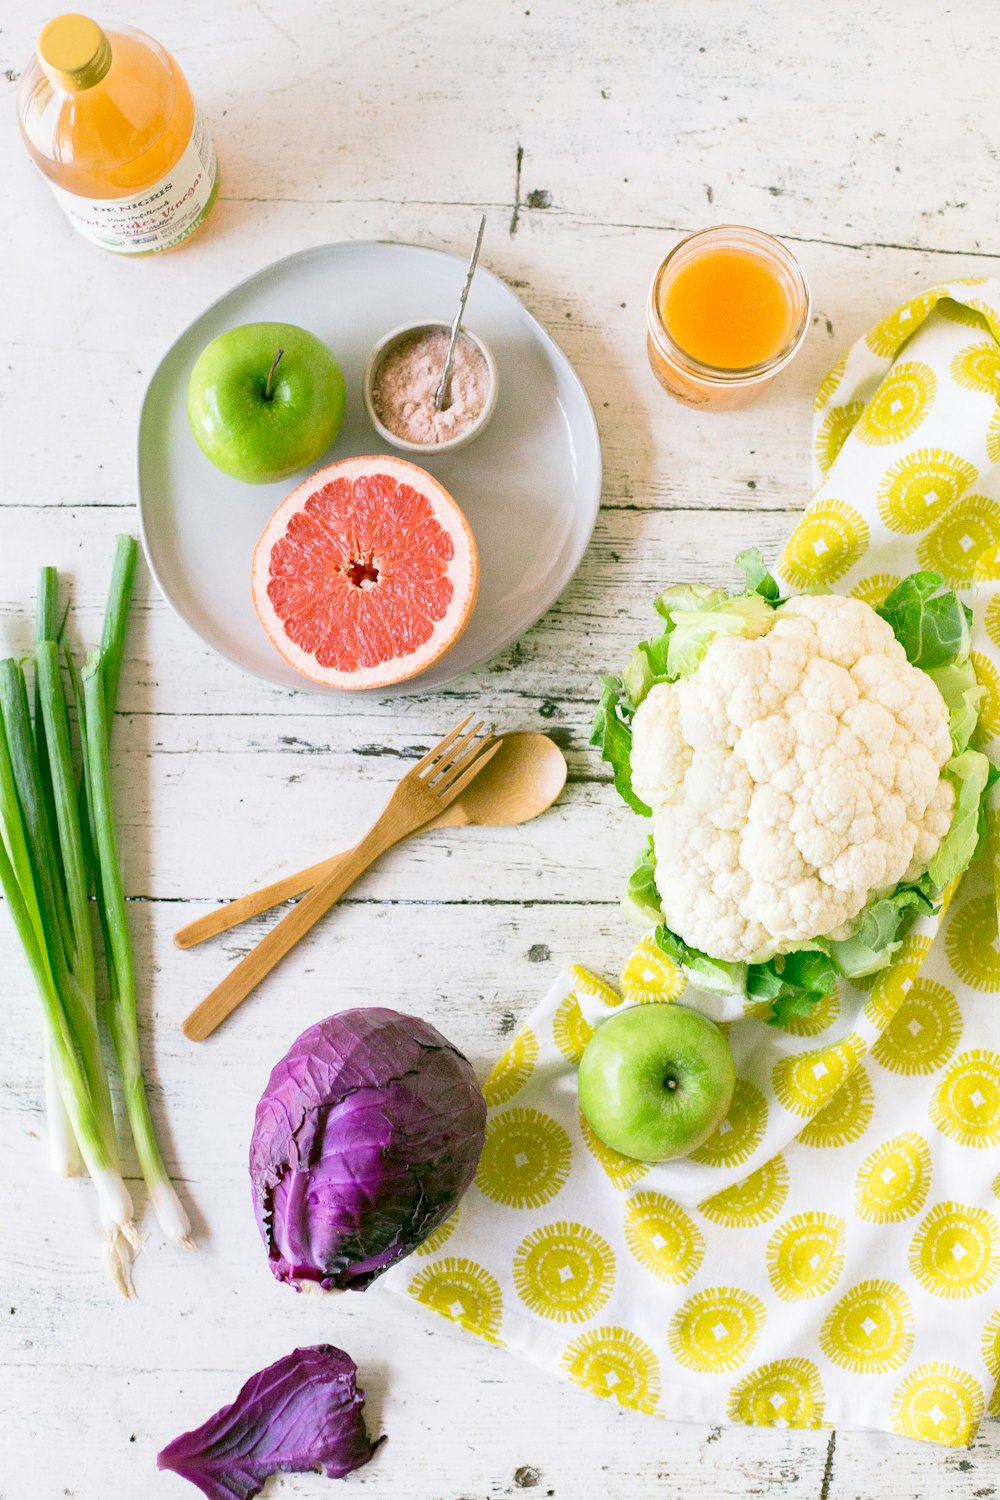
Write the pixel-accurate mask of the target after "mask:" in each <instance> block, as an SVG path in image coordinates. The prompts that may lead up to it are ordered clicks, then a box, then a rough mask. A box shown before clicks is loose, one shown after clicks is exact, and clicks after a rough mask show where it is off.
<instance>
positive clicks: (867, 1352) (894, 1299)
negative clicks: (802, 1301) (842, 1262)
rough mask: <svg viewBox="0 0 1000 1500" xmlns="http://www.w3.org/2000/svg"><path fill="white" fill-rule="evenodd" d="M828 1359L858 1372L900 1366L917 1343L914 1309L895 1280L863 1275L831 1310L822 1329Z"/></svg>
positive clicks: (864, 1372)
mask: <svg viewBox="0 0 1000 1500" xmlns="http://www.w3.org/2000/svg"><path fill="white" fill-rule="evenodd" d="M819 1342H820V1347H821V1348H822V1350H823V1353H824V1354H825V1355H826V1357H827V1359H829V1360H831V1361H832V1363H833V1364H835V1365H839V1366H840V1368H841V1369H842V1370H852V1371H853V1372H854V1373H855V1374H856V1375H878V1374H882V1373H883V1372H884V1371H886V1370H898V1369H899V1367H900V1365H904V1364H905V1363H906V1361H907V1360H908V1359H909V1357H910V1350H911V1349H912V1348H913V1309H912V1308H911V1306H910V1299H909V1297H908V1296H907V1295H906V1293H905V1292H904V1291H903V1288H902V1287H901V1286H897V1285H896V1284H895V1282H893V1281H859V1282H858V1284H857V1286H852V1287H851V1290H850V1291H849V1292H848V1293H847V1294H846V1296H843V1297H841V1299H840V1301H839V1302H838V1303H837V1304H836V1306H835V1307H834V1308H833V1311H832V1312H831V1313H830V1314H829V1315H828V1316H827V1318H826V1321H825V1322H824V1324H823V1326H822V1328H821V1329H820V1335H819Z"/></svg>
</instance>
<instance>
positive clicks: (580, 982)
mask: <svg viewBox="0 0 1000 1500" xmlns="http://www.w3.org/2000/svg"><path fill="white" fill-rule="evenodd" d="M567 973H568V974H569V977H570V978H571V979H572V981H573V993H574V995H576V997H577V999H579V1000H586V1001H587V1002H588V1003H589V1004H590V1005H604V1006H610V1007H611V1009H614V1007H615V1006H616V1005H621V1003H622V997H621V995H619V993H618V991H617V990H616V989H615V988H614V987H613V986H612V985H610V984H605V982H604V980H603V979H599V978H598V977H597V975H596V974H592V973H591V972H590V970H589V969H585V968H583V967H582V965H580V964H570V966H569V969H568V970H567Z"/></svg>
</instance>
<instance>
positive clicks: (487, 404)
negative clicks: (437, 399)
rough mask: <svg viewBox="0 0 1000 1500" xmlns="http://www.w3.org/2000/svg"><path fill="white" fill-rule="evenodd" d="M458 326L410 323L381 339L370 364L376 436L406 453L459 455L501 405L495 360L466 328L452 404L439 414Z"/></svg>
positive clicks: (368, 398) (367, 377)
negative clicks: (452, 339) (436, 405)
mask: <svg viewBox="0 0 1000 1500" xmlns="http://www.w3.org/2000/svg"><path fill="white" fill-rule="evenodd" d="M450 337H451V325H450V324H448V323H435V322H431V323H404V324H403V325H402V326H401V327H400V328H394V329H393V330H392V332H391V333H387V334H386V335H385V337H384V338H381V339H379V341H378V343H377V344H376V345H375V347H374V349H373V350H372V352H371V353H370V354H369V356H368V362H367V364H366V365H365V373H364V381H363V389H364V398H365V407H366V409H367V411H368V416H369V419H370V420H371V424H372V426H373V427H374V428H375V431H376V432H377V433H378V434H379V436H380V437H381V438H383V439H384V440H385V442H387V443H390V444H391V445H392V446H393V447H394V448H399V449H401V450H402V451H403V452H404V453H422V454H423V455H424V456H425V457H427V456H430V455H431V454H435V453H454V452H455V450H456V448H464V447H465V445H466V444H467V443H471V442H472V440H473V439H474V438H477V437H478V436H479V434H480V433H481V432H482V431H483V430H484V429H485V428H486V426H487V424H488V422H489V420H490V418H491V417H492V415H493V412H494V411H495V409H496V404H497V392H498V380H497V366H496V360H495V359H494V358H493V355H492V353H491V351H490V349H489V346H488V345H487V344H485V343H484V342H483V340H482V339H481V338H478V337H477V335H476V334H474V333H470V331H469V330H468V329H467V328H466V327H465V326H464V325H463V327H462V329H461V332H460V333H459V335H458V343H457V345H456V349H455V364H454V368H453V371H452V378H451V384H450V391H449V404H448V406H446V407H445V409H444V410H443V411H441V412H435V411H434V392H435V391H436V389H437V385H438V382H439V381H440V378H441V371H442V370H443V369H444V361H445V356H446V354H447V349H448V341H449V339H450Z"/></svg>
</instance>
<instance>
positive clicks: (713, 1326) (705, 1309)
mask: <svg viewBox="0 0 1000 1500" xmlns="http://www.w3.org/2000/svg"><path fill="white" fill-rule="evenodd" d="M766 1318H767V1311H766V1309H765V1307H764V1304H763V1302H761V1300H760V1298H759V1297H755V1296H754V1295H753V1293H752V1292H745V1291H743V1290H742V1289H740V1288H738V1287H730V1286H712V1287H706V1289H705V1290H704V1291H703V1292H696V1293H695V1295H694V1296H693V1297H689V1298H688V1300H687V1301H686V1302H685V1303H683V1304H682V1305H681V1306H680V1307H679V1308H678V1309H677V1311H676V1313H675V1314H674V1316H673V1319H672V1321H671V1324H670V1327H669V1329H668V1330H667V1342H668V1343H669V1345H670V1349H671V1353H672V1354H673V1356H674V1358H675V1359H676V1361H677V1363H678V1364H679V1365H683V1366H684V1367H685V1369H688V1370H701V1371H704V1372H708V1371H713V1370H735V1369H737V1367H738V1366H739V1365H741V1364H743V1363H744V1361H745V1360H746V1359H748V1358H749V1355H750V1352H751V1350H752V1349H753V1346H754V1344H756V1342H757V1340H758V1338H759V1337H760V1333H761V1329H762V1328H763V1327H764V1322H765V1320H766Z"/></svg>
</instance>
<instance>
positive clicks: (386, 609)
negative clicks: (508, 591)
mask: <svg viewBox="0 0 1000 1500" xmlns="http://www.w3.org/2000/svg"><path fill="white" fill-rule="evenodd" d="M252 588H253V602H254V607H255V608H256V610H257V614H258V616H259V617H260V622H261V624H262V625H263V627H264V629H265V630H266V631H267V633H268V635H269V636H270V638H271V641H272V642H273V644H274V645H275V646H276V647H277V649H278V651H280V653H281V655H282V656H283V657H284V658H285V660H286V661H287V662H289V663H290V665H291V666H293V667H295V668H296V670H297V671H299V672H302V673H303V674H304V676H306V677H311V678H312V679H313V681H314V682H321V683H323V684H324V685H325V686H327V687H336V688H355V689H357V688H380V687H388V686H389V685H390V684H392V683H396V682H403V681H405V680H406V678H408V677H415V676H416V675H417V673H418V672H423V671H425V670H426V668H427V667H429V666H431V664H432V663H433V662H436V661H437V659H438V657H440V656H443V655H444V653H445V652H446V651H447V650H448V649H449V647H450V646H453V645H454V644H455V642H456V641H457V640H458V637H459V636H460V635H461V634H462V631H463V630H464V629H465V627H466V625H467V624H468V623H469V620H470V619H471V617H472V611H473V608H474V607H475V603H476V594H477V592H478V588H479V558H478V554H477V552H476V543H475V539H474V537H473V535H472V532H471V530H470V528H469V523H468V521H466V519H465V517H464V516H463V514H462V512H461V511H460V510H459V508H458V506H457V505H456V504H455V502H454V500H453V499H452V498H451V496H450V495H449V494H448V491H447V490H446V489H444V488H442V486H441V485H440V484H438V482H437V480H436V479H434V478H433V477H432V476H431V475H430V474H428V473H427V472H426V471H425V470H424V469H420V468H418V467H417V465H416V464H411V463H407V462H406V460H405V459H402V458H388V457H381V458H345V459H342V460H341V462H340V463H336V464H330V465H329V466H328V467H327V468H325V469H319V470H318V471H317V472H316V473H315V474H311V475H310V476H309V478H308V479H306V480H304V481H303V483H302V484H300V485H299V486H298V488H297V489H294V490H293V491H292V493H291V494H290V495H289V496H288V497H287V499H285V500H283V501H282V503H281V504H280V505H279V506H278V509H277V510H276V511H275V512H274V515H273V516H272V517H271V519H270V521H268V523H267V526H266V527H265V528H264V533H263V535H262V536H261V538H260V541H259V542H258V543H257V546H256V548H255V550H254V555H253V575H252Z"/></svg>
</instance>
